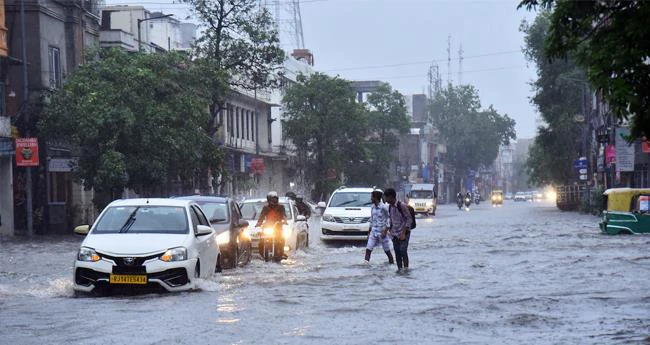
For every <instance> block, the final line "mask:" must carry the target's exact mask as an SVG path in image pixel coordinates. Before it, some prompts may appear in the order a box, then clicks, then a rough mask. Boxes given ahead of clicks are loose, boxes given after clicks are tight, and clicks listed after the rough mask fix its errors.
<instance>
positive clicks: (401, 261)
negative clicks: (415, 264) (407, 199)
mask: <svg viewBox="0 0 650 345" xmlns="http://www.w3.org/2000/svg"><path fill="white" fill-rule="evenodd" d="M384 199H385V200H386V202H387V203H388V205H389V207H388V209H389V211H388V214H389V216H390V232H391V235H392V237H393V249H394V250H395V261H396V262H397V272H400V271H401V270H402V267H404V269H408V267H409V256H408V246H409V238H410V237H411V224H413V219H412V218H411V212H410V211H409V209H408V208H407V207H406V205H404V203H402V202H399V201H397V193H396V192H395V189H393V188H388V189H386V191H385V192H384Z"/></svg>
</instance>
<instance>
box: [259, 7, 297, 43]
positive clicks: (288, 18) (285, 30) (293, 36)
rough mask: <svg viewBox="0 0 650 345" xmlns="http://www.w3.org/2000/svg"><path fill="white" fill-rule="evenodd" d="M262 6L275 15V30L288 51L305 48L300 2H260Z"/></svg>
mask: <svg viewBox="0 0 650 345" xmlns="http://www.w3.org/2000/svg"><path fill="white" fill-rule="evenodd" d="M271 2H272V3H271ZM260 6H264V7H266V8H268V9H269V11H271V12H272V13H274V16H275V18H274V19H275V29H276V30H277V32H278V34H279V35H280V41H281V42H280V43H281V44H282V45H283V47H284V48H285V49H286V50H289V51H291V50H293V49H304V48H305V37H304V34H303V31H302V15H301V13H300V0H260Z"/></svg>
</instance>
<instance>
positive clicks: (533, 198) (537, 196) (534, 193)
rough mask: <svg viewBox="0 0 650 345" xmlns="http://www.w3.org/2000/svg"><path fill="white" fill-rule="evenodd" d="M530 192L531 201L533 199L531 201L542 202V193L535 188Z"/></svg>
mask: <svg viewBox="0 0 650 345" xmlns="http://www.w3.org/2000/svg"><path fill="white" fill-rule="evenodd" d="M530 194H531V199H530V200H531V201H533V202H542V201H544V193H542V192H539V191H536V190H535V191H532V192H530Z"/></svg>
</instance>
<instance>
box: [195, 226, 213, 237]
mask: <svg viewBox="0 0 650 345" xmlns="http://www.w3.org/2000/svg"><path fill="white" fill-rule="evenodd" d="M213 231H214V230H212V228H211V227H209V226H207V225H198V226H197V227H196V236H205V235H210V234H212V232H213Z"/></svg>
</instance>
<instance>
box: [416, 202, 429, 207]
mask: <svg viewBox="0 0 650 345" xmlns="http://www.w3.org/2000/svg"><path fill="white" fill-rule="evenodd" d="M415 207H418V208H423V207H427V203H426V202H416V203H415Z"/></svg>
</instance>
